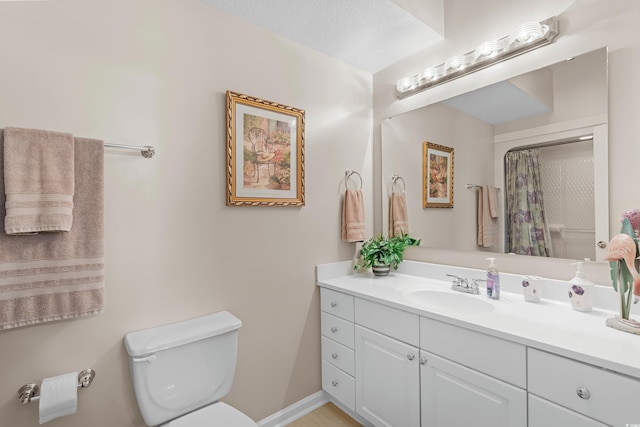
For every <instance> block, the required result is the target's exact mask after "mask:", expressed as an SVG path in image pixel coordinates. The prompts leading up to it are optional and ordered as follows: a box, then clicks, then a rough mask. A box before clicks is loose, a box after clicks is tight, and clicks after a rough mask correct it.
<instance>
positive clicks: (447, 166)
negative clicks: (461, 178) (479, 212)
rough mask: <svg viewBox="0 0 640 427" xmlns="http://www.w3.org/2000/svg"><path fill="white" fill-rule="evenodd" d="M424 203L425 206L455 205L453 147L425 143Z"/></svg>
mask: <svg viewBox="0 0 640 427" xmlns="http://www.w3.org/2000/svg"><path fill="white" fill-rule="evenodd" d="M422 203H423V204H422V206H423V207H425V208H452V207H453V148H449V147H445V146H443V145H438V144H432V143H430V142H425V143H424V144H423V148H422Z"/></svg>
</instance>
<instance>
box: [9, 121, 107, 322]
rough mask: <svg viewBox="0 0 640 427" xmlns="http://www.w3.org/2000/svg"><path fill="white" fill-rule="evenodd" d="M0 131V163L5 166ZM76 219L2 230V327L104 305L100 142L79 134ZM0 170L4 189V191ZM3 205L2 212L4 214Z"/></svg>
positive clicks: (96, 310) (68, 315) (88, 311)
mask: <svg viewBox="0 0 640 427" xmlns="http://www.w3.org/2000/svg"><path fill="white" fill-rule="evenodd" d="M1 136H2V132H1V131H0V167H2V165H3V161H2V160H3V154H2V153H3V150H2V149H1V148H2V145H3V141H2V137H1ZM74 160H75V182H76V187H75V195H74V200H73V201H74V211H73V214H74V224H73V229H72V230H71V231H70V232H68V233H41V234H36V235H31V236H9V235H6V234H5V233H0V329H8V328H14V327H18V326H24V325H30V324H34V323H40V322H45V321H50V320H59V319H68V318H74V317H79V316H86V315H90V314H95V313H99V312H101V311H102V310H103V309H104V214H103V193H104V191H103V188H104V183H103V164H104V148H103V143H102V141H97V140H90V139H81V138H76V139H75V155H74ZM3 176H4V174H3V173H0V194H2V193H4V179H3ZM4 209H5V208H4V206H2V204H0V215H2V216H4V214H5V212H4Z"/></svg>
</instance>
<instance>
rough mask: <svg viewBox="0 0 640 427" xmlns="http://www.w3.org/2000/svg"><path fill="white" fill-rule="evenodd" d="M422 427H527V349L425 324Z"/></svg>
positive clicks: (435, 323)
mask: <svg viewBox="0 0 640 427" xmlns="http://www.w3.org/2000/svg"><path fill="white" fill-rule="evenodd" d="M420 343H421V345H420V347H421V348H422V349H425V350H429V351H425V350H423V351H421V352H420V364H421V372H420V384H421V385H420V387H421V400H422V408H421V412H422V424H421V425H422V427H446V426H452V427H453V426H464V425H482V426H492V427H526V426H527V392H526V390H525V388H526V349H525V347H524V346H522V345H520V344H516V343H512V342H509V341H505V340H502V339H499V338H495V337H492V336H489V335H485V334H481V333H478V332H473V331H469V330H467V329H464V328H459V327H456V326H452V325H449V324H446V323H443V322H439V321H436V320H432V319H427V318H424V317H423V318H421V320H420Z"/></svg>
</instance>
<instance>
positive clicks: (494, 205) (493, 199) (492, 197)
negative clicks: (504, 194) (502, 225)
mask: <svg viewBox="0 0 640 427" xmlns="http://www.w3.org/2000/svg"><path fill="white" fill-rule="evenodd" d="M487 189H488V193H487V196H488V198H489V214H490V215H491V218H498V213H499V212H498V189H497V188H496V187H492V186H490V185H488V186H487Z"/></svg>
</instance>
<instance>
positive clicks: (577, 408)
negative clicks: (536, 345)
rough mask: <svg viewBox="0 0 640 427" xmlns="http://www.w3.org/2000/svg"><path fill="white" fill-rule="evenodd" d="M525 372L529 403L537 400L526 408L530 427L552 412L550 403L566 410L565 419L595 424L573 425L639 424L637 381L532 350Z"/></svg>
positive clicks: (639, 382) (639, 385) (529, 352)
mask: <svg viewBox="0 0 640 427" xmlns="http://www.w3.org/2000/svg"><path fill="white" fill-rule="evenodd" d="M528 372H529V393H530V400H529V401H530V402H532V401H535V399H534V398H535V397H539V398H541V399H539V400H537V401H535V403H534V404H533V405H532V406H531V408H530V418H533V420H534V423H532V424H530V425H532V426H535V425H536V424H535V421H536V420H537V419H540V418H544V417H547V416H550V415H549V414H552V413H553V412H552V409H553V406H551V405H553V404H551V403H550V402H554V403H555V404H557V405H561V406H563V407H564V408H566V409H567V410H566V411H564V416H566V417H570V416H573V419H575V420H579V419H581V418H584V417H589V418H591V419H593V420H596V421H597V422H596V421H593V420H590V422H591V423H592V424H585V423H583V424H578V423H574V425H580V426H583V425H596V426H597V425H602V424H599V423H598V422H602V423H604V424H605V425H612V426H625V425H634V424H640V402H639V401H638V396H640V380H638V379H636V378H630V377H627V376H624V375H620V374H618V373H615V372H611V371H608V370H605V369H602V368H599V367H596V366H592V365H588V364H586V363H582V362H578V361H576V360H573V359H568V358H565V357H561V356H558V355H555V354H551V353H547V352H544V351H540V350H537V349H533V348H529V349H528ZM544 403H547V404H546V405H544ZM556 412H558V411H556ZM580 414H581V415H582V416H584V417H582V416H581V415H580ZM538 425H542V424H538ZM563 425H564V424H563Z"/></svg>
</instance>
